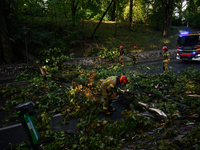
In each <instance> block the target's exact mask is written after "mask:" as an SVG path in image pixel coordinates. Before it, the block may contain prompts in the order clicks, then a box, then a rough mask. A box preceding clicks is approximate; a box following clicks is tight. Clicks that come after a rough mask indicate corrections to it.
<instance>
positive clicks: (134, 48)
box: [132, 46, 138, 64]
mask: <svg viewBox="0 0 200 150" xmlns="http://www.w3.org/2000/svg"><path fill="white" fill-rule="evenodd" d="M132 54H133V64H137V57H138V51H137V49H136V46H133V53H132Z"/></svg>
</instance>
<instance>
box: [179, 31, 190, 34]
mask: <svg viewBox="0 0 200 150" xmlns="http://www.w3.org/2000/svg"><path fill="white" fill-rule="evenodd" d="M188 33H189V32H188V31H183V32H181V33H180V34H181V35H185V34H188Z"/></svg>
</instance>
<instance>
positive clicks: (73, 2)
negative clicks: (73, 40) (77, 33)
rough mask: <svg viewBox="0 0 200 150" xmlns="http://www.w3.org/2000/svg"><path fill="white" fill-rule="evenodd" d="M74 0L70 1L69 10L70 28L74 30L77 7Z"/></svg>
mask: <svg viewBox="0 0 200 150" xmlns="http://www.w3.org/2000/svg"><path fill="white" fill-rule="evenodd" d="M75 1H76V0H72V3H71V10H72V27H73V28H75V18H76V17H75V16H76V10H77V7H78V2H77V3H76V4H75Z"/></svg>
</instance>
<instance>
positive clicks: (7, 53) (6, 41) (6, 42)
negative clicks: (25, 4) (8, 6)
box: [0, 0, 13, 63]
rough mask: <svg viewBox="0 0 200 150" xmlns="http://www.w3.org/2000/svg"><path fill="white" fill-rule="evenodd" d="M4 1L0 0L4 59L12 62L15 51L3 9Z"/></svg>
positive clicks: (0, 33) (0, 32)
mask: <svg viewBox="0 0 200 150" xmlns="http://www.w3.org/2000/svg"><path fill="white" fill-rule="evenodd" d="M2 5H3V1H1V0H0V35H1V42H2V46H3V53H4V59H5V61H6V62H7V63H11V62H12V58H13V52H12V49H11V43H10V38H9V34H8V30H7V25H6V21H5V19H4V15H3V10H2Z"/></svg>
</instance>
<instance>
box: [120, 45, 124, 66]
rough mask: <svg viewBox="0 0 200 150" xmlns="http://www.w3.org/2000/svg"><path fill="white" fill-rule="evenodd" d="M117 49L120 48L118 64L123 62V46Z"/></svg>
mask: <svg viewBox="0 0 200 150" xmlns="http://www.w3.org/2000/svg"><path fill="white" fill-rule="evenodd" d="M119 49H120V54H119V63H120V64H123V59H124V48H123V46H120V47H119Z"/></svg>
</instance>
